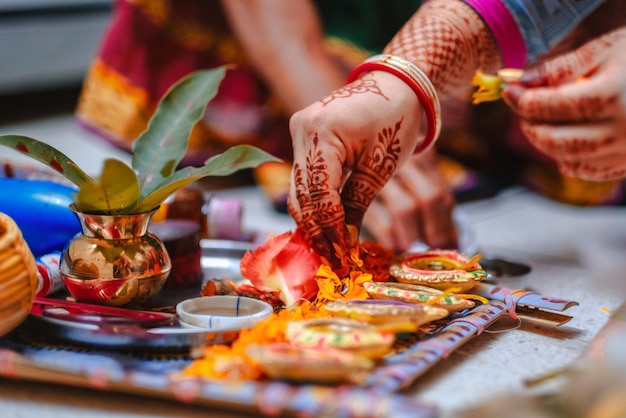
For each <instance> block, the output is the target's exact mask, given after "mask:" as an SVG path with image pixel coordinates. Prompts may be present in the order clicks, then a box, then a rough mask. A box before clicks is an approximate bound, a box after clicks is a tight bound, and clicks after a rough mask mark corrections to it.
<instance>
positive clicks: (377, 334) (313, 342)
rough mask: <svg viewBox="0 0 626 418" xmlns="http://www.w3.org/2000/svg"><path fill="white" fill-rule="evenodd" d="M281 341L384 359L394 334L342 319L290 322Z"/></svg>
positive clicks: (298, 345)
mask: <svg viewBox="0 0 626 418" xmlns="http://www.w3.org/2000/svg"><path fill="white" fill-rule="evenodd" d="M285 337H286V338H287V340H288V341H289V342H291V343H292V344H293V345H294V346H297V347H310V348H321V349H326V348H331V349H338V350H343V351H347V352H351V353H354V354H358V355H361V356H365V357H368V358H378V357H382V356H384V355H385V354H387V353H388V352H389V350H390V349H391V346H392V345H393V344H394V342H395V341H396V334H395V333H392V332H381V331H379V330H378V329H376V328H375V327H374V326H372V325H369V324H367V323H365V322H361V321H355V320H353V319H346V318H321V319H311V320H304V321H291V322H289V323H288V324H287V329H286V330H285Z"/></svg>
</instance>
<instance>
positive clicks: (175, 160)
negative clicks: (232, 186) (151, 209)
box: [132, 66, 226, 197]
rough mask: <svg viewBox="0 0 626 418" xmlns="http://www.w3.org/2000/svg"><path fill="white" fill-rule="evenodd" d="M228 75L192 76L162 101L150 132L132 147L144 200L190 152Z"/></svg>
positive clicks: (222, 70) (211, 72) (218, 71)
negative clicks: (200, 124) (197, 128)
mask: <svg viewBox="0 0 626 418" xmlns="http://www.w3.org/2000/svg"><path fill="white" fill-rule="evenodd" d="M225 73H226V66H222V67H218V68H215V69H211V70H201V71H196V72H193V73H191V74H189V75H187V76H186V77H184V78H182V79H181V80H180V81H178V82H177V83H176V84H175V85H174V86H172V88H171V89H170V90H169V91H168V92H167V93H166V95H165V96H164V97H163V98H162V99H161V101H160V102H159V106H158V108H157V110H156V112H155V113H154V115H153V116H152V118H151V119H150V122H149V123H148V127H147V129H146V130H145V131H144V132H143V133H142V134H141V135H140V136H139V138H137V139H136V140H135V142H134V143H133V158H132V166H133V168H134V169H135V171H136V172H137V176H138V177H139V182H140V184H141V196H142V197H146V196H148V195H150V194H151V193H152V192H153V191H155V190H156V189H157V188H158V187H159V184H161V183H162V182H163V179H165V178H167V177H168V176H170V175H172V173H174V171H175V170H176V169H177V167H178V164H179V163H180V161H181V160H182V158H183V157H184V155H185V153H186V152H187V147H188V142H189V136H190V134H191V130H192V128H193V126H194V125H195V124H196V123H197V122H198V121H199V120H200V118H201V117H202V115H203V114H204V111H205V109H206V105H207V103H208V102H209V101H210V100H211V99H212V98H213V97H215V95H216V94H217V89H218V87H219V85H220V82H221V81H222V79H223V78H224V75H225Z"/></svg>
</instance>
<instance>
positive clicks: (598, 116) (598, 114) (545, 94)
mask: <svg viewBox="0 0 626 418" xmlns="http://www.w3.org/2000/svg"><path fill="white" fill-rule="evenodd" d="M619 77H621V75H620V76H619ZM619 93H620V91H619V90H616V89H615V86H614V85H613V84H612V83H610V82H609V80H607V79H606V77H592V78H589V79H582V80H579V81H575V82H572V83H568V84H563V85H559V86H555V87H536V88H524V87H521V86H518V85H511V86H509V87H507V88H505V89H504V91H503V98H504V100H505V101H506V102H507V103H508V104H509V105H510V106H511V108H512V109H513V111H514V112H515V113H517V114H518V115H519V116H520V118H522V119H524V120H528V121H533V122H542V123H578V122H589V121H599V120H604V119H608V118H612V117H614V116H615V115H616V112H618V109H617V107H616V104H617V103H618V102H619V101H620V96H619Z"/></svg>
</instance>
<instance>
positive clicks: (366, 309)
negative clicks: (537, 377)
mask: <svg viewBox="0 0 626 418" xmlns="http://www.w3.org/2000/svg"><path fill="white" fill-rule="evenodd" d="M324 309H325V310H326V311H327V312H328V313H329V314H330V315H332V316H333V317H340V318H348V319H353V320H357V321H362V322H365V323H368V324H370V325H373V326H375V327H376V329H378V330H379V331H387V332H395V333H400V332H415V331H417V330H418V329H419V327H421V326H422V325H425V324H428V323H430V322H432V321H436V320H438V319H441V318H445V317H446V316H448V311H447V310H445V309H443V308H439V307H436V306H429V305H415V304H412V303H406V302H399V301H395V300H379V299H362V300H346V301H339V300H338V301H334V302H328V303H326V304H325V305H324Z"/></svg>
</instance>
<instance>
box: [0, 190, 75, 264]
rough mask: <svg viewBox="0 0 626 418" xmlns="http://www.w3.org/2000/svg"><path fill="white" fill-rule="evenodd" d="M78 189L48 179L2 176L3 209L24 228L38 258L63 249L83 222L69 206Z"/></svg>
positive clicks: (0, 210)
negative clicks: (79, 220) (80, 221)
mask: <svg viewBox="0 0 626 418" xmlns="http://www.w3.org/2000/svg"><path fill="white" fill-rule="evenodd" d="M73 193H76V189H74V188H72V187H69V186H66V185H63V184H59V183H55V182H52V181H48V180H25V179H15V178H0V212H4V213H6V214H7V215H9V216H10V217H11V218H13V220H14V221H15V223H16V224H17V226H18V227H19V228H20V230H21V231H22V235H23V236H24V240H25V241H26V243H27V244H28V246H29V247H30V250H31V251H32V253H33V255H34V256H35V257H40V256H42V255H45V254H48V253H51V252H53V251H62V250H63V248H64V247H65V245H66V244H67V243H68V241H69V240H70V239H72V238H73V237H74V236H75V235H76V234H78V233H79V232H81V227H80V223H79V222H78V219H77V218H76V215H74V213H73V212H72V211H71V210H70V208H69V205H70V204H71V203H72V202H73V201H74V199H73V198H72V194H73Z"/></svg>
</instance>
